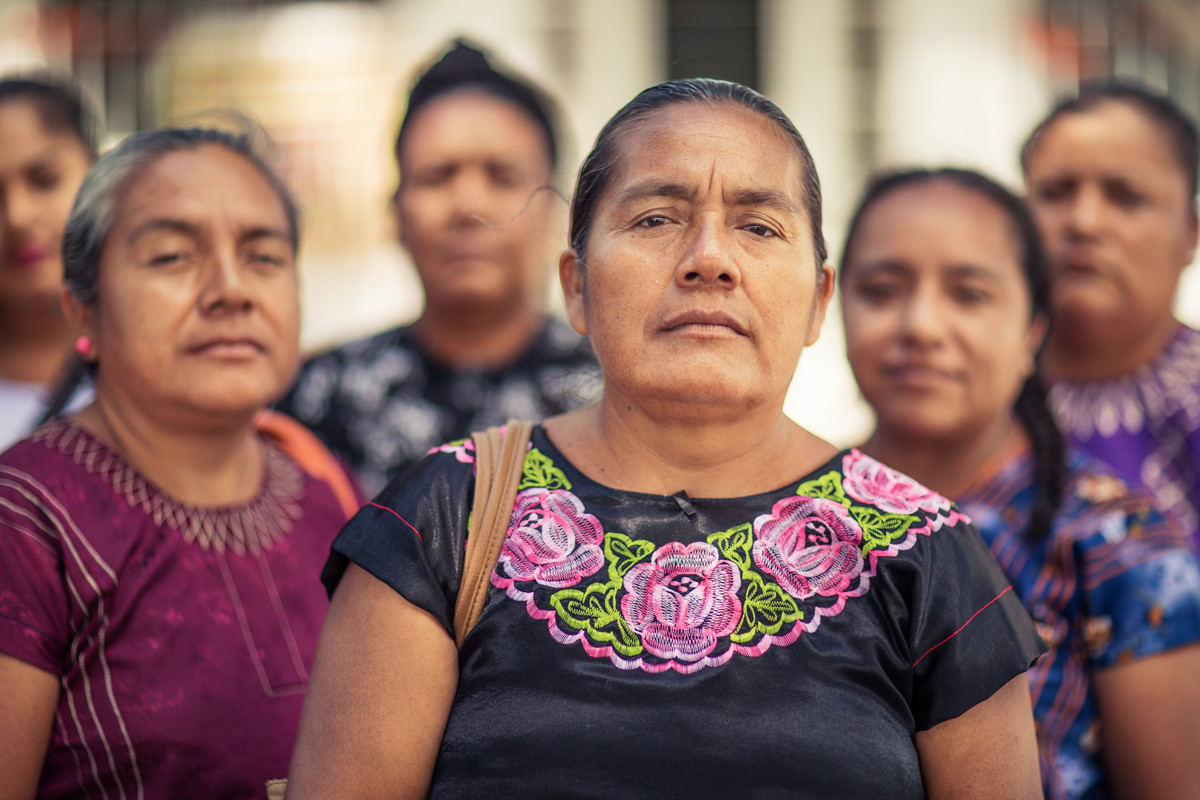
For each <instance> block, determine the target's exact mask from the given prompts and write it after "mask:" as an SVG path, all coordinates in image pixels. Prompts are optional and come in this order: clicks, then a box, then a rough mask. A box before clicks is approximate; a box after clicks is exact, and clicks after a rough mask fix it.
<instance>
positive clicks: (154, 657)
mask: <svg viewBox="0 0 1200 800" xmlns="http://www.w3.org/2000/svg"><path fill="white" fill-rule="evenodd" d="M263 446H264V453H265V456H266V461H265V474H264V482H263V490H262V492H261V493H260V495H259V497H257V498H256V499H255V500H253V501H251V502H250V503H248V504H246V505H244V506H238V507H230V508H221V509H196V508H185V507H184V506H182V505H180V504H179V503H178V502H176V501H174V500H172V499H171V498H169V497H168V496H166V495H165V494H163V493H162V492H161V491H159V490H158V489H157V488H155V487H154V486H153V485H151V484H150V483H148V482H147V481H146V480H145V479H144V478H143V477H142V476H141V475H140V474H139V473H138V472H136V471H135V470H134V469H133V468H132V467H130V466H129V465H128V464H127V463H125V462H124V461H123V460H121V459H120V457H119V456H117V455H116V454H115V453H114V452H113V451H111V450H109V449H108V448H107V447H105V446H104V445H103V444H101V443H100V442H98V441H97V440H96V439H95V438H93V437H92V436H91V435H89V434H88V433H86V432H85V431H83V430H82V429H81V428H79V427H78V426H76V425H74V424H72V423H69V422H62V421H55V422H51V423H49V424H47V425H46V426H43V427H42V428H39V429H38V430H37V431H35V432H34V433H33V435H31V437H30V438H29V439H26V440H25V441H23V442H20V443H18V444H17V445H16V446H14V447H13V448H12V449H11V450H9V451H8V452H7V453H5V454H4V455H3V456H0V552H2V553H3V554H4V556H3V557H2V558H0V652H4V653H6V654H8V655H10V656H13V657H15V658H18V659H20V660H22V661H25V662H27V663H29V664H32V665H33V666H35V667H38V668H40V669H44V670H46V671H47V672H50V673H52V674H54V675H56V676H59V678H60V681H61V686H62V689H61V692H60V694H59V703H58V709H57V712H56V714H55V718H54V727H53V731H52V733H51V739H50V744H49V749H48V751H47V754H46V761H45V767H44V769H43V772H42V777H41V783H40V787H39V793H38V796H39V797H44V798H48V797H80V796H88V797H101V796H103V797H109V798H118V797H124V798H130V799H132V798H142V797H151V798H153V797H170V798H177V797H221V798H234V797H262V796H263V792H264V788H263V783H264V781H266V780H267V779H270V778H281V777H284V776H285V775H286V774H287V768H288V762H289V760H290V756H291V750H292V744H293V742H294V740H295V735H296V729H297V725H298V723H299V719H300V706H301V703H302V701H303V698H304V690H305V687H306V685H307V681H308V671H309V668H310V667H311V664H312V657H313V653H314V652H315V650H316V643H317V635H318V633H319V630H320V626H321V622H322V620H323V619H324V616H325V611H326V609H327V607H328V601H327V600H326V597H325V593H324V592H323V591H322V589H321V585H320V583H319V582H318V581H317V575H318V573H319V572H320V569H321V564H322V563H323V562H324V560H325V557H326V555H327V553H328V548H329V543H330V541H331V540H332V539H333V537H334V536H335V535H336V533H337V530H338V529H339V527H340V526H341V525H342V524H343V523H344V522H345V519H346V515H345V513H344V512H343V511H342V510H341V508H340V507H339V505H338V503H337V501H336V500H335V499H334V496H333V493H332V492H331V490H330V489H329V487H328V486H327V485H326V484H325V483H323V482H319V481H317V480H315V479H313V478H312V477H311V476H309V475H308V474H307V473H305V472H303V471H302V470H301V469H300V467H299V466H297V464H296V463H295V462H293V461H292V460H291V459H290V458H289V457H288V456H286V455H285V454H284V453H283V452H282V451H281V450H279V449H278V448H277V447H276V446H275V445H274V444H273V443H271V442H269V441H268V440H266V439H264V440H263Z"/></svg>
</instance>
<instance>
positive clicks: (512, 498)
mask: <svg viewBox="0 0 1200 800" xmlns="http://www.w3.org/2000/svg"><path fill="white" fill-rule="evenodd" d="M532 432H533V423H532V422H518V421H517V420H509V421H508V424H507V425H505V426H504V428H488V429H487V430H486V431H480V432H479V433H474V434H472V435H471V438H473V439H474V440H475V501H474V502H473V503H472V505H471V522H470V525H469V527H468V529H467V552H466V556H465V558H464V559H463V571H462V579H461V580H460V581H459V584H458V600H457V601H456V602H455V604H454V643H455V645H458V646H461V645H462V641H463V638H465V637H466V635H467V632H468V631H470V630H471V628H473V627H475V622H476V620H478V619H479V614H480V612H482V611H483V605H484V602H485V601H486V600H487V590H488V585H489V583H490V582H491V580H490V579H491V575H492V570H494V569H495V568H496V561H497V560H498V559H499V558H500V548H501V547H502V546H503V545H504V536H505V534H506V533H508V525H509V523H510V522H512V512H513V504H514V503H516V500H517V487H518V486H519V485H520V483H521V473H522V471H523V470H524V468H525V453H526V452H527V451H528V449H529V436H530V434H531V433H532Z"/></svg>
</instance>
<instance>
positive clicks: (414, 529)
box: [367, 502, 986, 621]
mask: <svg viewBox="0 0 1200 800" xmlns="http://www.w3.org/2000/svg"><path fill="white" fill-rule="evenodd" d="M367 505H369V506H375V507H376V508H382V509H383V510H384V511H391V513H392V515H393V516H395V517H396V519H398V520H400V521H401V522H403V523H404V524H405V525H408V529H409V530H411V531H412V532H413V533H415V534H416V535H417V541H419V542H420V543H421V544H425V540H424V539H422V538H421V532H420V531H419V530H417V529H416V528H414V527H413V526H412V525H411V524H410V523H409V521H408V520H406V519H405V518H404V517H402V516H400V515H399V514H397V513H396V512H395V511H392V509H390V508H388V507H387V506H381V505H379V503H375V502H368V503H367ZM984 608H986V606H985V607H984ZM982 610H983V609H980V611H982ZM976 613H978V612H976ZM968 621H969V620H968Z"/></svg>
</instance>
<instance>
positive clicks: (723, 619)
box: [621, 542, 742, 662]
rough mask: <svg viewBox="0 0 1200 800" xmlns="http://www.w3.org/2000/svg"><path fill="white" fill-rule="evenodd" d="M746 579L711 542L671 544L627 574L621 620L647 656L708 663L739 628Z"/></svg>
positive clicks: (664, 546)
mask: <svg viewBox="0 0 1200 800" xmlns="http://www.w3.org/2000/svg"><path fill="white" fill-rule="evenodd" d="M741 585H742V576H741V573H740V571H739V570H738V568H737V567H736V566H735V565H734V564H733V562H731V561H726V560H724V559H722V558H721V557H720V553H719V551H718V550H717V548H715V547H713V546H712V545H711V544H709V543H708V542H694V543H692V544H689V545H684V544H682V543H680V542H671V543H670V544H666V545H663V546H662V547H660V548H659V549H658V550H656V551H655V552H654V554H653V555H652V556H650V562H649V563H641V564H637V565H635V566H634V567H633V568H632V569H630V570H629V572H627V573H625V581H624V586H625V591H626V592H627V594H625V595H624V596H623V597H622V598H621V614H622V615H623V616H624V617H625V621H626V622H628V623H629V627H631V628H632V629H633V630H634V632H636V633H637V634H638V635H639V636H641V637H642V644H643V645H645V647H646V650H648V651H649V652H651V653H653V654H654V655H656V656H658V657H660V658H665V659H678V660H679V661H684V662H690V661H698V660H699V659H701V658H704V657H705V656H707V655H708V654H709V653H711V652H712V651H713V649H714V648H715V647H716V645H717V640H718V639H719V638H720V637H722V636H727V635H729V634H730V633H732V632H733V630H734V628H736V627H737V624H738V621H739V620H740V619H741V616H742V603H741V601H740V600H738V598H737V592H738V589H739V588H741Z"/></svg>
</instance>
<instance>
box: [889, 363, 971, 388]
mask: <svg viewBox="0 0 1200 800" xmlns="http://www.w3.org/2000/svg"><path fill="white" fill-rule="evenodd" d="M883 372H884V375H886V376H887V378H888V379H889V380H892V381H894V382H896V383H899V384H901V385H908V386H928V385H932V384H939V383H945V382H947V381H953V380H956V373H955V372H954V371H953V370H950V369H946V368H944V367H939V366H937V365H935V364H930V363H928V362H924V361H900V362H896V363H892V364H885V365H884V367H883Z"/></svg>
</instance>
